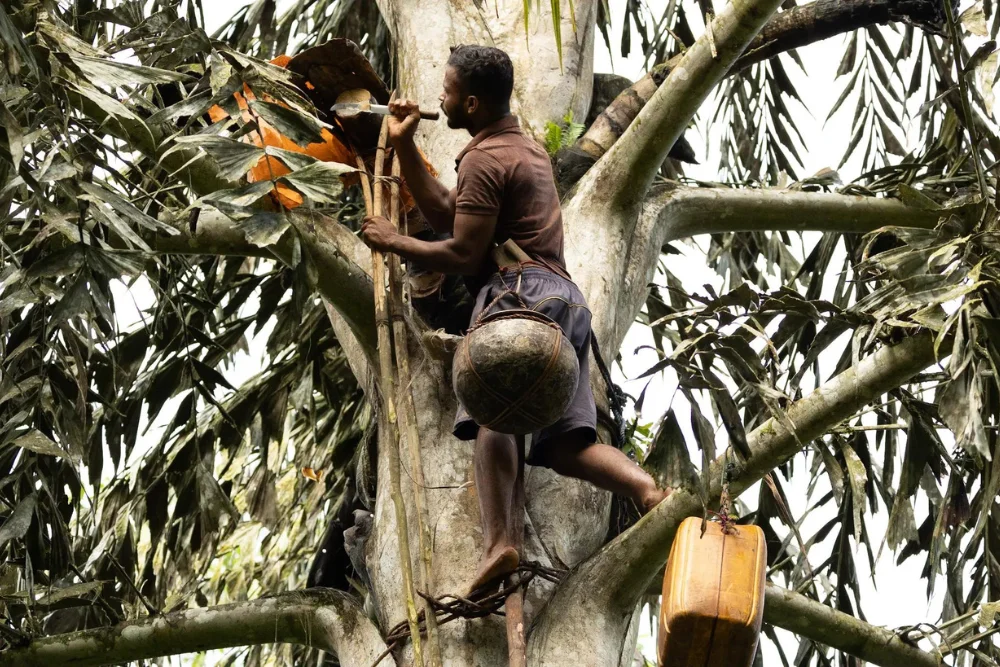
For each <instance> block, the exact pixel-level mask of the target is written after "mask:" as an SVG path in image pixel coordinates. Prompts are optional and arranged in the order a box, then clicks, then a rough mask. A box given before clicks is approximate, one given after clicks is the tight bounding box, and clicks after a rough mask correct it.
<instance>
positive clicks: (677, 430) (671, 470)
mask: <svg viewBox="0 0 1000 667" xmlns="http://www.w3.org/2000/svg"><path fill="white" fill-rule="evenodd" d="M643 468H645V469H646V471H647V472H649V474H651V475H652V476H653V479H655V480H656V485H657V486H658V487H659V488H672V489H678V488H683V489H687V490H690V491H694V492H696V493H697V494H698V495H699V497H701V498H702V499H703V500H704V498H705V489H704V486H703V485H702V483H701V478H700V477H699V476H698V469H697V468H695V466H694V463H692V462H691V454H690V452H689V451H688V448H687V443H686V442H685V441H684V433H683V431H681V425H680V423H679V422H678V421H677V415H676V414H675V413H674V410H673V408H671V409H670V410H668V411H667V414H666V415H664V417H663V420H662V421H661V422H660V425H659V428H658V429H657V431H656V437H655V438H654V439H653V444H652V445H650V447H649V452H648V453H647V455H646V459H645V460H644V461H643Z"/></svg>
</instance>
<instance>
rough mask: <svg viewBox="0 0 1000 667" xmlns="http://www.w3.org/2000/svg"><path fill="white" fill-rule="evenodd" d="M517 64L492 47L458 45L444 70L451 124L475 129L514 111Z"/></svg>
mask: <svg viewBox="0 0 1000 667" xmlns="http://www.w3.org/2000/svg"><path fill="white" fill-rule="evenodd" d="M513 89H514V66H513V65H512V64H511V62H510V57H509V56H508V55H507V54H506V53H504V52H503V51H501V50H500V49H497V48H493V47H492V46H476V45H474V44H464V45H462V46H454V47H452V49H451V56H450V57H449V58H448V67H447V68H446V69H445V73H444V90H443V92H442V93H441V98H440V99H441V109H442V111H444V113H445V115H446V116H447V117H448V127H450V128H453V129H466V130H470V131H472V130H475V129H477V128H480V127H483V126H485V125H488V124H489V123H491V122H493V121H494V120H496V119H498V118H501V117H503V116H506V115H507V114H508V113H510V94H511V91H512V90H513Z"/></svg>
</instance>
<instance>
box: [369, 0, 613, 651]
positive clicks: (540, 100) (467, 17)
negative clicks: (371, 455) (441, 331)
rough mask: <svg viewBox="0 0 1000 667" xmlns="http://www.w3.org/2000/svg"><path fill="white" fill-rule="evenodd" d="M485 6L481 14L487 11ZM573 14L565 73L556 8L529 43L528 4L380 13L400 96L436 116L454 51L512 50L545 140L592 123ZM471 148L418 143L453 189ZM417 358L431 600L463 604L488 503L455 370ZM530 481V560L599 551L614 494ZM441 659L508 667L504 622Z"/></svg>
mask: <svg viewBox="0 0 1000 667" xmlns="http://www.w3.org/2000/svg"><path fill="white" fill-rule="evenodd" d="M477 4H481V7H478V8H477ZM563 4H564V7H566V5H565V3H563ZM574 4H575V10H576V27H577V30H576V32H575V33H574V30H573V23H572V21H571V18H570V16H569V15H568V12H567V13H566V14H565V15H564V16H563V17H562V22H561V29H562V66H561V67H560V62H559V52H558V49H557V48H556V43H555V37H554V35H553V30H552V16H551V13H550V10H549V8H548V3H543V9H542V11H540V12H538V11H535V4H534V3H532V12H531V15H530V17H529V29H528V35H527V39H526V38H525V29H524V3H523V2H521V0H499V1H498V2H485V3H473V2H461V3H458V2H451V1H449V0H426V1H422V2H420V3H414V2H409V1H405V0H380V2H379V6H380V9H381V10H382V13H383V16H384V17H385V20H386V23H387V24H388V25H389V27H390V30H391V31H392V32H393V36H394V41H395V43H396V44H397V49H398V51H397V54H398V59H399V81H400V86H399V87H400V94H401V95H402V96H404V97H410V98H413V99H416V100H418V101H419V102H420V104H422V105H425V106H432V104H433V103H436V101H437V99H438V95H439V94H440V91H441V83H442V78H443V76H444V62H445V60H446V58H447V57H448V51H449V47H450V46H455V45H458V44H470V43H475V44H491V45H495V46H497V47H499V48H502V49H503V50H505V51H506V52H507V53H508V54H510V57H511V60H512V61H513V64H514V76H515V80H514V96H513V99H512V107H513V111H514V113H515V114H516V115H517V116H518V117H519V119H520V121H521V126H522V128H524V129H525V130H526V131H527V132H529V133H530V134H532V135H533V136H536V137H537V136H541V133H542V132H543V131H544V127H545V123H546V122H547V121H550V120H551V121H558V120H560V119H562V118H563V117H564V116H565V115H566V113H567V112H572V114H573V117H574V118H576V119H582V118H583V117H584V116H585V115H586V113H587V110H588V108H589V106H590V94H591V88H592V81H593V33H594V29H595V15H594V12H595V11H596V7H597V3H596V2H595V1H593V0H578V1H577V2H576V3H574ZM469 139H470V137H469V136H468V134H466V133H464V132H459V131H455V130H451V129H449V128H448V127H447V125H446V123H445V121H444V120H442V121H440V122H438V123H427V122H424V123H421V125H420V131H419V132H418V136H417V140H418V145H420V147H421V148H422V149H423V150H424V152H425V153H426V154H427V155H428V157H429V159H430V160H431V162H432V163H433V165H434V166H435V168H436V169H437V170H438V172H439V174H440V177H441V179H442V180H443V181H444V182H445V183H447V184H453V183H454V182H455V169H454V159H455V156H456V155H457V154H458V152H459V151H460V150H461V149H462V147H463V146H464V145H465V144H466V143H467V142H468V141H469ZM411 338H413V339H415V338H416V337H415V336H413V337H411ZM411 350H412V352H411V354H412V355H413V359H414V361H413V364H412V366H413V368H414V377H413V387H412V391H413V397H414V401H415V405H416V411H417V420H418V422H419V427H420V435H421V441H422V443H423V457H424V459H423V463H424V475H425V478H426V479H425V481H426V485H427V487H428V488H427V490H426V495H427V505H428V513H429V519H430V531H431V535H432V538H433V543H434V579H435V581H436V583H437V587H438V590H436V591H433V593H434V594H435V595H440V594H442V593H456V594H459V593H462V592H464V589H465V587H466V586H467V585H468V582H469V580H470V579H471V577H472V574H473V573H474V572H475V569H476V564H477V562H478V558H479V554H480V549H481V547H482V532H481V528H480V525H479V502H478V499H477V496H476V489H475V486H474V485H473V484H472V481H473V476H472V452H473V443H471V442H461V441H459V440H457V439H455V438H454V437H453V436H452V435H451V427H452V420H453V418H454V414H455V408H456V401H455V397H454V392H453V390H452V386H451V368H450V364H445V363H441V362H438V361H435V360H433V359H432V358H431V357H430V356H429V355H428V354H427V353H426V351H425V350H423V349H421V348H420V347H419V346H418V345H416V344H415V343H414V344H412V345H411ZM378 444H379V447H380V455H379V457H378V460H379V466H378V480H377V496H376V498H377V500H376V506H375V522H374V529H373V533H374V534H373V535H372V537H371V539H370V540H369V541H368V543H367V553H366V559H367V563H368V569H369V575H370V578H371V582H372V588H373V592H374V598H375V601H376V605H375V608H376V609H377V614H378V621H379V624H380V626H381V627H383V628H389V627H392V626H393V625H395V624H396V623H398V622H400V621H401V620H403V609H404V604H403V600H402V597H401V596H402V592H401V586H400V583H399V577H400V567H399V553H398V549H397V547H396V543H395V530H396V527H395V518H394V516H393V512H392V507H391V499H390V497H389V484H388V468H387V459H386V457H385V456H384V454H383V452H384V448H385V447H386V446H387V444H388V443H387V440H386V439H385V438H384V437H383V438H380V440H379V443H378ZM402 478H403V479H402V482H403V493H404V495H405V496H407V497H409V496H410V494H411V493H412V489H411V485H412V479H411V477H410V476H409V475H408V474H406V471H405V465H404V474H403V476H402ZM525 483H526V486H527V506H526V515H527V516H526V517H525V526H526V540H525V551H526V557H527V558H528V559H530V560H537V561H540V562H542V563H543V564H546V565H550V566H555V567H561V568H568V567H572V566H574V565H576V564H577V563H579V562H581V561H582V560H583V559H584V558H586V557H588V556H590V555H591V554H593V553H594V552H595V551H597V549H599V548H600V547H601V545H602V543H603V541H604V538H605V536H606V534H607V528H608V521H609V516H610V496H609V494H607V493H605V492H603V491H599V490H597V489H595V488H594V487H592V486H590V485H587V484H584V483H582V482H577V481H575V480H570V479H566V478H561V477H558V476H556V475H555V474H553V473H551V472H550V471H548V470H545V469H541V468H531V467H529V468H528V470H527V473H526V480H525ZM409 518H410V522H409V523H410V527H411V533H412V538H411V543H413V544H415V543H416V532H415V531H416V526H415V519H416V516H415V513H411V514H410V516H409ZM536 582H537V580H536ZM551 588H552V587H551V586H550V585H544V584H540V583H534V584H532V585H531V587H530V588H529V591H528V595H527V596H526V599H525V605H524V613H525V624H526V627H530V624H531V622H532V619H533V618H534V617H535V616H536V614H537V612H538V610H539V609H540V608H541V606H542V605H543V604H544V602H545V600H546V599H547V597H548V595H549V594H550V593H551ZM441 649H442V658H443V661H444V664H446V665H484V666H485V665H498V666H499V665H506V664H507V645H506V634H505V628H504V624H503V621H502V619H499V618H497V617H494V618H490V619H482V620H474V621H469V622H466V621H456V622H452V623H449V624H447V625H445V626H443V627H442V628H441ZM400 657H401V660H400V662H401V663H407V662H408V661H409V660H410V656H409V655H408V654H407V655H406V656H400Z"/></svg>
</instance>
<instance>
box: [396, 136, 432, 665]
mask: <svg viewBox="0 0 1000 667" xmlns="http://www.w3.org/2000/svg"><path fill="white" fill-rule="evenodd" d="M399 174H400V168H399V158H398V157H396V156H395V155H393V158H392V181H391V183H390V194H391V196H390V199H389V203H390V207H389V211H390V213H389V219H390V220H391V221H392V224H393V226H395V228H396V231H399ZM403 233H405V231H404V232H403ZM388 260H389V295H390V306H391V315H392V340H393V345H394V346H395V348H396V364H397V366H398V377H399V384H398V385H396V391H397V394H396V398H397V404H398V405H400V406H401V407H402V413H403V424H404V428H405V432H406V445H407V448H408V449H409V452H410V468H411V472H410V476H411V479H412V481H413V500H414V505H415V506H416V510H417V536H418V538H419V548H420V564H421V569H420V574H421V577H420V587H421V588H422V589H423V591H424V592H425V593H426V594H427V595H429V596H432V597H433V595H434V568H433V563H432V551H433V549H432V547H431V534H430V528H429V527H428V526H429V525H430V519H429V518H428V510H427V499H426V497H425V496H424V488H425V484H424V465H423V460H422V456H421V454H420V429H419V427H418V424H417V409H416V406H415V405H414V402H413V388H412V386H411V384H410V381H411V377H412V376H411V375H410V349H409V347H408V341H409V337H408V336H407V330H406V321H405V320H404V319H403V269H402V266H400V263H399V257H398V256H397V255H394V254H392V253H389V255H388ZM424 617H425V619H426V620H427V664H429V665H430V667H441V648H440V646H439V644H438V627H437V617H436V615H435V613H434V605H432V604H431V602H430V600H428V599H426V598H425V599H424Z"/></svg>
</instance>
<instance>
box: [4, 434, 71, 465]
mask: <svg viewBox="0 0 1000 667" xmlns="http://www.w3.org/2000/svg"><path fill="white" fill-rule="evenodd" d="M12 444H13V445H14V446H15V447H20V448H21V449H27V450H29V451H32V452H35V453H36V454H45V455H46V456H58V457H59V458H62V459H68V458H69V454H67V453H66V450H64V449H63V448H62V447H60V446H59V445H57V444H56V443H54V442H53V441H52V440H51V439H50V438H49V437H48V436H47V435H45V434H44V433H42V432H41V431H29V432H27V433H25V434H24V435H22V436H18V437H17V438H15V439H14V442H13V443H12Z"/></svg>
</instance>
